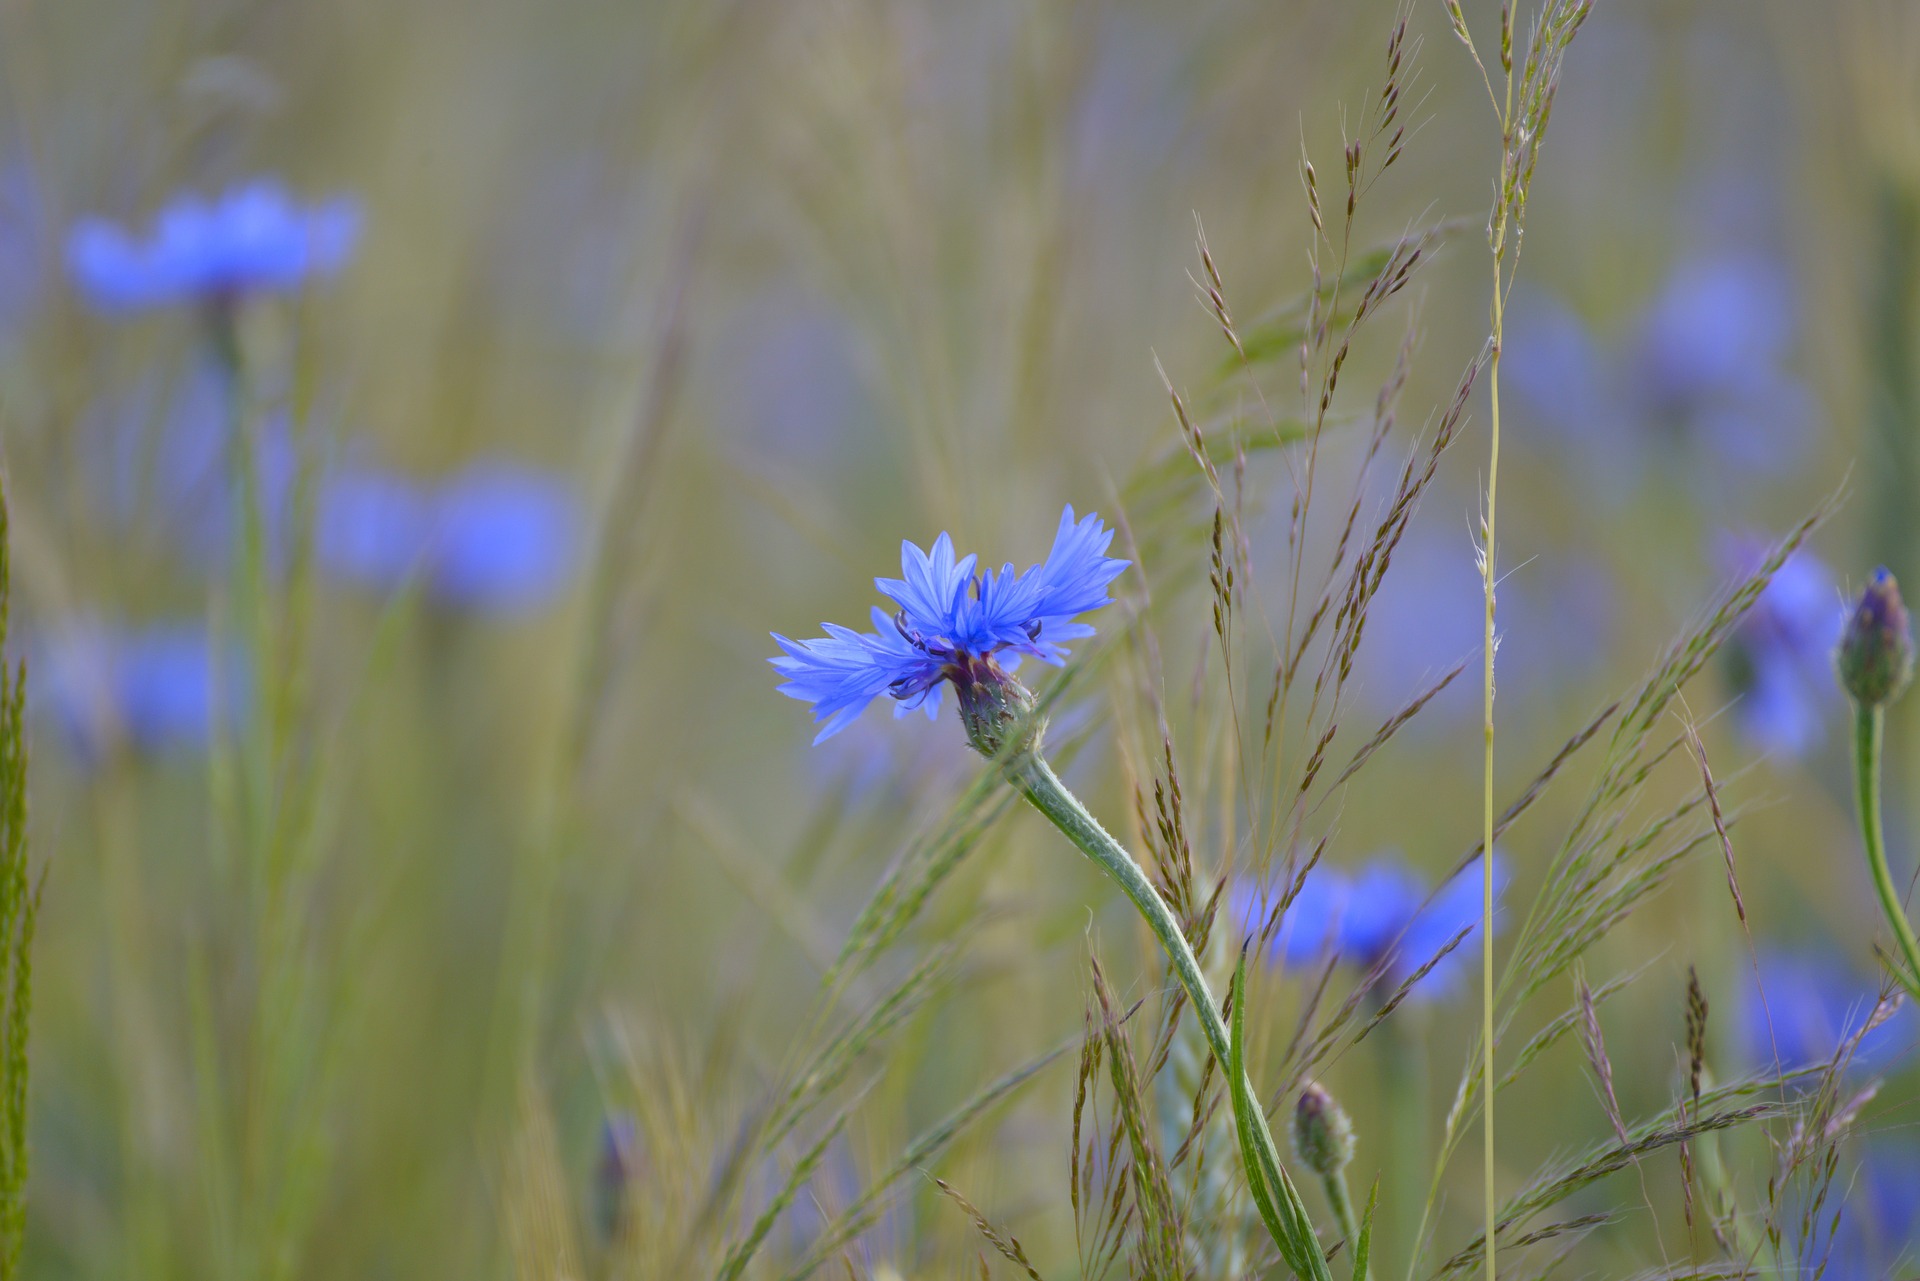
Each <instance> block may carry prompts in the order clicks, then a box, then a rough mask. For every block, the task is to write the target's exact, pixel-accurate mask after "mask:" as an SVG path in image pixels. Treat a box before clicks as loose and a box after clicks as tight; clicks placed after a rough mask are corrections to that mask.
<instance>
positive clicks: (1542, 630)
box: [1356, 520, 1618, 738]
mask: <svg viewBox="0 0 1920 1281" xmlns="http://www.w3.org/2000/svg"><path fill="white" fill-rule="evenodd" d="M1614 595H1615V593H1614V588H1613V582H1612V578H1611V575H1610V574H1609V573H1608V571H1607V570H1606V568H1605V566H1604V565H1602V564H1601V563H1600V562H1599V561H1597V560H1594V559H1592V558H1590V557H1588V556H1586V555H1584V554H1582V553H1578V552H1572V551H1568V552H1565V553H1561V554H1549V555H1546V556H1542V557H1541V558H1539V559H1538V560H1537V561H1535V562H1534V563H1531V564H1528V565H1525V566H1522V567H1516V568H1515V569H1514V570H1513V571H1511V572H1510V573H1509V574H1508V575H1507V576H1506V578H1505V580H1504V581H1503V582H1502V584H1501V587H1500V630H1501V632H1502V633H1503V634H1506V635H1509V636H1512V637H1515V638H1517V639H1516V640H1515V641H1514V642H1513V643H1512V644H1511V645H1506V646H1503V647H1502V648H1501V649H1500V652H1499V658H1500V683H1501V688H1502V689H1505V690H1508V691H1509V692H1511V693H1512V694H1513V695H1515V696H1516V697H1518V698H1520V699H1523V700H1524V699H1535V698H1541V697H1551V696H1552V693H1553V691H1555V690H1556V689H1557V688H1558V687H1560V686H1562V685H1563V684H1565V683H1567V682H1571V681H1577V680H1579V679H1581V678H1582V677H1584V676H1586V675H1588V674H1589V673H1590V672H1591V671H1592V670H1593V669H1594V668H1596V667H1598V666H1599V665H1600V664H1601V663H1602V662H1604V661H1605V658H1606V654H1607V652H1608V649H1607V646H1608V638H1609V637H1610V635H1611V634H1612V633H1613V631H1614V629H1615V627H1616V626H1617V623H1618V614H1617V611H1616V610H1615V608H1614V603H1613V602H1614ZM1485 624H1486V615H1485V598H1484V597H1483V596H1482V586H1481V582H1480V571H1479V569H1478V567H1477V565H1476V564H1475V559H1474V546H1473V542H1472V540H1471V539H1470V538H1469V537H1468V536H1467V532H1466V530H1465V529H1464V528H1463V527H1461V526H1459V525H1451V526H1441V525H1437V524H1434V523H1431V522H1425V521H1418V520H1417V521H1416V524H1415V525H1414V526H1413V527H1412V528H1411V529H1410V530H1409V531H1408V533H1407V536H1406V537H1405V538H1404V539H1403V540H1402V541H1401V544H1400V546H1399V547H1398V548H1396V549H1395V551H1394V554H1393V563H1392V565H1391V566H1390V567H1389V569H1388V572H1387V576H1386V578H1385V579H1384V580H1383V582H1382V584H1381V588H1380V591H1379V592H1378V594H1376V595H1375V596H1374V598H1373V603H1372V604H1371V605H1370V606H1369V608H1368V611H1367V626H1366V633H1365V636H1364V638H1363V639H1362V641H1361V645H1360V654H1359V659H1358V662H1357V664H1356V671H1357V672H1358V673H1359V680H1358V681H1357V682H1356V686H1357V688H1356V693H1357V695H1358V698H1359V699H1360V701H1361V702H1362V703H1363V704H1364V705H1365V706H1366V708H1367V709H1368V711H1369V713H1371V714H1377V715H1380V716H1382V717H1384V716H1387V715H1391V714H1392V713H1394V712H1397V711H1398V710H1399V709H1400V708H1402V707H1404V706H1405V705H1406V704H1407V703H1408V702H1410V701H1411V700H1412V699H1413V698H1415V697H1416V696H1418V695H1420V694H1422V693H1424V692H1425V691H1426V690H1427V689H1428V688H1430V687H1431V686H1432V685H1433V683H1434V682H1435V681H1437V680H1439V679H1440V678H1441V677H1442V676H1444V675H1445V674H1446V673H1447V671H1448V670H1449V669H1451V668H1452V667H1454V666H1455V665H1456V664H1458V663H1461V662H1465V663H1466V664H1467V666H1466V671H1465V672H1464V673H1463V675H1462V676H1461V677H1460V678H1458V679H1456V680H1454V682H1453V683H1452V685H1451V686H1449V687H1448V688H1447V689H1446V690H1445V691H1443V692H1442V693H1441V694H1440V695H1439V696H1438V697H1437V698H1435V699H1434V700H1433V701H1432V702H1431V703H1429V704H1427V706H1426V707H1425V708H1424V709H1423V710H1422V712H1421V714H1420V715H1419V716H1418V717H1416V718H1415V719H1414V720H1412V721H1410V722H1408V723H1407V726H1406V727H1405V728H1404V729H1403V730H1401V731H1400V733H1401V734H1403V735H1406V736H1407V737H1409V738H1414V737H1418V736H1419V735H1421V734H1423V733H1427V732H1431V731H1432V730H1434V729H1435V727H1437V726H1440V725H1441V724H1442V723H1444V722H1447V721H1449V720H1454V721H1457V720H1458V719H1460V718H1464V717H1468V716H1471V717H1476V718H1477V717H1478V716H1479V715H1480V682H1479V679H1478V676H1477V672H1478V670H1479V654H1480V646H1481V638H1482V634H1483V631H1482V629H1483V628H1484V627H1485Z"/></svg>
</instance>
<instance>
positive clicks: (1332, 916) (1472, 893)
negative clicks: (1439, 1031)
mask: <svg viewBox="0 0 1920 1281" xmlns="http://www.w3.org/2000/svg"><path fill="white" fill-rule="evenodd" d="M1493 874H1494V887H1495V892H1496V894H1498V893H1500V892H1502V891H1503V890H1504V889H1505V886H1506V881H1507V873H1506V869H1505V867H1504V860H1502V859H1501V857H1500V855H1499V853H1498V852H1497V851H1496V852H1495V854H1494V859H1493ZM1280 893H1281V891H1280V890H1278V889H1268V888H1263V887H1261V886H1258V885H1253V884H1250V883H1244V882H1243V883H1241V884H1238V885H1236V886H1235V887H1234V888H1233V890H1232V893H1231V902H1232V905H1233V908H1234V911H1235V914H1236V915H1237V916H1238V917H1239V918H1240V923H1241V927H1242V928H1243V929H1244V930H1246V931H1247V932H1248V933H1254V934H1257V933H1258V932H1259V931H1261V930H1263V929H1264V928H1265V927H1266V924H1267V921H1268V918H1269V917H1270V916H1271V915H1272V912H1273V909H1274V907H1275V906H1276V905H1277V904H1278V902H1279V899H1280ZM1482 894H1483V890H1482V886H1481V880H1480V872H1479V867H1478V864H1477V863H1475V864H1473V865H1470V866H1468V867H1467V868H1465V869H1464V870H1462V871H1461V872H1460V873H1459V874H1458V875H1457V876H1455V877H1453V879H1451V880H1450V881H1448V882H1447V883H1446V884H1445V885H1443V886H1441V887H1440V888H1439V889H1438V890H1437V891H1434V892H1433V893H1432V894H1431V895H1430V894H1429V893H1428V891H1427V888H1426V883H1425V882H1424V881H1422V880H1421V878H1420V876H1419V874H1418V873H1416V872H1415V871H1414V870H1413V869H1412V868H1410V867H1408V866H1407V865H1406V864H1405V863H1404V862H1402V861H1401V860H1400V859H1399V858H1398V856H1385V857H1382V858H1379V859H1376V860H1374V861H1373V862H1372V863H1369V864H1368V865H1367V866H1365V867H1363V868H1362V869H1361V870H1360V872H1359V873H1358V874H1357V875H1349V874H1346V873H1343V872H1341V871H1339V870H1337V869H1334V868H1327V867H1316V868H1315V869H1314V870H1313V871H1311V872H1309V873H1308V874H1307V879H1306V880H1305V881H1304V882H1303V883H1302V884H1301V886H1300V892H1299V893H1298V894H1297V895H1295V896H1294V899H1293V902H1292V903H1290V904H1288V906H1287V910H1286V912H1285V913H1284V914H1283V916H1282V917H1281V919H1280V921H1279V923H1278V924H1277V925H1276V927H1275V929H1274V932H1273V935H1272V938H1271V942H1270V943H1269V944H1268V947H1267V959H1268V961H1269V962H1270V963H1276V964H1280V963H1283V964H1285V965H1287V966H1290V967H1296V968H1297V967H1300V966H1306V965H1313V964H1317V963H1321V962H1324V961H1325V960H1326V959H1327V958H1329V957H1335V958H1337V959H1339V960H1341V961H1344V962H1347V963H1349V964H1351V965H1353V966H1354V967H1356V968H1357V969H1359V970H1360V971H1361V972H1362V973H1363V974H1372V973H1373V972H1374V971H1375V970H1376V969H1377V970H1378V971H1379V979H1378V982H1379V984H1380V986H1381V989H1382V991H1383V992H1384V993H1387V994H1391V993H1392V992H1395V991H1397V990H1399V988H1400V986H1401V985H1402V984H1403V983H1405V982H1407V981H1408V980H1409V979H1411V978H1412V977H1413V976H1414V975H1415V974H1417V973H1419V971H1420V970H1421V969H1422V968H1423V967H1425V966H1427V965H1428V963H1429V962H1435V963H1434V964H1433V967H1432V968H1431V969H1430V970H1428V971H1427V973H1426V974H1424V975H1422V976H1421V978H1420V981H1419V982H1417V983H1415V984H1414V985H1413V987H1412V988H1411V990H1409V992H1408V994H1407V998H1408V999H1409V1000H1411V1001H1415V1002H1423V1001H1433V1000H1438V999H1440V998H1442V997H1445V996H1446V995H1448V994H1449V993H1450V992H1451V991H1452V989H1453V987H1454V985H1455V983H1456V982H1457V981H1458V978H1459V974H1460V970H1461V967H1462V966H1463V965H1464V964H1465V962H1466V958H1467V956H1468V954H1469V952H1470V951H1471V949H1470V948H1469V947H1468V944H1469V943H1470V942H1471V941H1472V940H1473V939H1474V938H1475V937H1477V935H1478V933H1479V927H1480V921H1481V908H1482V906H1483V904H1482ZM1494 925H1495V928H1498V926H1499V917H1498V915H1497V911H1496V916H1495V919H1494ZM1456 938H1458V939H1459V942H1457V943H1455V942H1454V940H1455V939H1456ZM1449 944H1453V946H1452V949H1451V950H1448V945H1449ZM1443 953H1444V955H1443ZM1436 958H1438V959H1437V961H1436Z"/></svg>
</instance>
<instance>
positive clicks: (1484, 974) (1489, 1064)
mask: <svg viewBox="0 0 1920 1281" xmlns="http://www.w3.org/2000/svg"><path fill="white" fill-rule="evenodd" d="M1501 294H1502V290H1501V278H1500V253H1499V251H1498V248H1497V247H1496V249H1495V252H1494V256H1493V351H1492V352H1491V353H1490V357H1489V362H1488V369H1487V373H1488V383H1487V395H1488V401H1489V413H1488V417H1489V419H1490V421H1491V423H1492V444H1491V446H1490V447H1489V449H1488V461H1487V528H1486V545H1485V547H1484V548H1483V549H1482V552H1483V559H1482V560H1481V564H1480V574H1481V582H1482V585H1483V586H1484V587H1485V589H1486V592H1485V594H1486V602H1487V614H1486V629H1485V632H1484V634H1483V636H1482V638H1481V640H1482V646H1483V651H1484V652H1483V656H1482V661H1483V664H1484V668H1483V671H1484V676H1483V679H1482V682H1481V690H1482V694H1483V700H1482V706H1483V708H1484V709H1485V722H1484V738H1485V757H1484V759H1483V761H1482V768H1481V813H1482V839H1483V841H1484V844H1482V845H1481V847H1480V848H1481V849H1483V850H1485V851H1486V852H1487V856H1486V857H1485V858H1483V859H1481V860H1480V886H1481V909H1480V910H1481V916H1480V919H1481V921H1482V922H1483V923H1484V928H1482V929H1481V931H1480V1046H1481V1060H1480V1071H1481V1085H1482V1087H1483V1088H1482V1090H1481V1106H1482V1107H1483V1108H1484V1109H1485V1112H1484V1113H1483V1121H1484V1125H1483V1133H1484V1135H1485V1143H1484V1147H1485V1154H1484V1158H1483V1160H1484V1164H1485V1171H1486V1173H1485V1178H1486V1185H1485V1188H1484V1189H1483V1190H1484V1193H1485V1197H1486V1208H1487V1229H1486V1232H1487V1235H1486V1241H1487V1281H1494V1266H1493V1252H1494V1229H1495V1227H1496V1224H1495V1222H1494V1220H1495V1218H1496V1216H1497V1211H1498V1204H1497V1202H1496V1201H1495V1189H1494V1178H1493V650H1494V646H1493V587H1494V560H1493V554H1494V518H1495V515H1496V511H1497V507H1496V496H1497V495H1498V493H1499V487H1500V343H1501V340H1502V337H1503V320H1504V315H1503V312H1504V309H1503V307H1502V306H1501Z"/></svg>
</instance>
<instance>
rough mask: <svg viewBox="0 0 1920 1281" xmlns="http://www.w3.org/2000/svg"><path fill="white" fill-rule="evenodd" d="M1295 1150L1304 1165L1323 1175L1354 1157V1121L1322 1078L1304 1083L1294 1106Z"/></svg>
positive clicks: (1328, 1173)
mask: <svg viewBox="0 0 1920 1281" xmlns="http://www.w3.org/2000/svg"><path fill="white" fill-rule="evenodd" d="M1293 1151H1294V1155H1295V1156H1297V1157H1299V1158H1300V1164H1302V1165H1304V1166H1306V1167H1307V1168H1308V1169H1309V1170H1312V1171H1313V1172H1314V1173H1315V1174H1318V1175H1321V1176H1323V1177H1325V1176H1327V1175H1333V1174H1338V1173H1340V1171H1342V1170H1344V1169H1346V1167H1347V1162H1349V1161H1351V1160H1353V1122H1351V1121H1349V1120H1347V1114H1346V1113H1345V1112H1343V1111H1341V1109H1340V1105H1339V1104H1338V1103H1335V1102H1334V1101H1333V1096H1332V1095H1331V1094H1328V1093H1327V1090H1326V1087H1325V1086H1323V1085H1321V1084H1320V1083H1319V1082H1318V1081H1308V1082H1307V1083H1306V1084H1305V1085H1303V1086H1301V1087H1300V1098H1299V1100H1298V1101H1296V1102H1295V1104H1294V1106H1293Z"/></svg>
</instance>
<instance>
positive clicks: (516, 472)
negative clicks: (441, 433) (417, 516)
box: [431, 459, 584, 614]
mask: <svg viewBox="0 0 1920 1281" xmlns="http://www.w3.org/2000/svg"><path fill="white" fill-rule="evenodd" d="M582 524H583V513H582V505H581V501H580V495H579V493H578V492H577V490H576V489H575V487H574V486H573V485H572V484H571V483H570V482H569V481H568V480H566V479H565V478H564V477H561V476H559V475H557V474H555V473H552V472H546V471H541V470H538V469H536V468H532V467H525V466H521V465H519V464H516V463H510V462H505V461H501V460H497V459H494V460H484V461H481V462H476V463H472V464H470V465H468V466H467V467H466V468H465V469H464V470H462V471H461V472H459V473H458V474H456V475H455V476H453V477H452V478H450V479H449V480H447V481H445V482H444V483H443V484H441V486H440V487H439V489H438V491H437V492H436V493H435V495H434V498H433V511H432V540H433V545H432V552H431V555H432V561H433V577H432V581H431V587H432V589H433V594H434V595H435V596H436V597H438V598H439V599H440V600H442V601H443V602H445V603H447V604H450V605H454V606H458V607H460V608H463V609H471V610H477V611H480V612H483V613H493V614H515V613H525V612H527V611H529V610H534V609H538V608H540V607H542V606H544V605H547V604H549V603H551V602H552V600H553V599H554V597H555V596H557V595H558V594H559V593H560V592H561V591H563V590H564V589H565V588H566V586H567V584H568V582H569V581H571V579H572V576H573V571H574V569H575V567H576V564H577V562H578V560H579V554H580V545H581V541H582V537H583V534H584V530H583V528H582Z"/></svg>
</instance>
